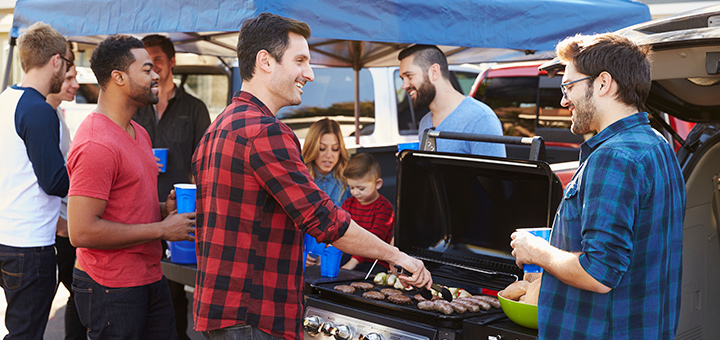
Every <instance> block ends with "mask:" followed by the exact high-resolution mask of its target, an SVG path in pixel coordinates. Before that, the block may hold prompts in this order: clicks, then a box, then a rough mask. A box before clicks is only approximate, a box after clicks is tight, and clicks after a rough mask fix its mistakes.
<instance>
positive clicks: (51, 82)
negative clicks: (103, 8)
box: [0, 23, 72, 339]
mask: <svg viewBox="0 0 720 340" xmlns="http://www.w3.org/2000/svg"><path fill="white" fill-rule="evenodd" d="M18 50H19V55H20V64H21V66H22V69H23V71H24V72H25V74H24V75H23V79H22V85H13V86H11V87H9V88H8V89H6V90H5V91H3V93H2V94H1V95H0V105H2V108H3V111H2V114H0V130H2V131H0V145H1V146H2V147H0V159H2V162H3V166H2V167H0V192H2V198H0V268H2V271H0V286H2V288H3V290H4V291H5V297H6V298H7V311H6V313H5V326H6V327H7V330H8V335H7V336H6V338H8V339H42V337H43V333H44V332H45V326H46V325H47V321H48V316H49V314H50V306H51V304H52V300H53V296H54V295H55V287H56V284H57V278H56V276H55V263H56V262H55V261H56V259H55V248H54V247H53V245H54V244H55V229H56V223H57V220H58V216H59V213H60V199H61V198H62V197H65V195H66V194H67V191H68V175H67V171H66V170H65V160H64V158H63V155H62V152H61V151H60V139H61V135H60V121H59V120H58V116H57V115H56V114H55V110H54V109H53V108H52V107H51V106H50V105H49V104H48V103H46V102H45V97H47V95H48V94H50V93H58V92H60V88H61V86H62V83H63V81H64V80H65V72H67V70H69V69H70V67H72V63H71V62H70V61H69V60H68V59H67V58H66V57H65V56H66V55H67V54H68V50H67V41H66V40H65V38H64V37H63V36H62V35H61V34H60V33H58V31H56V30H55V29H53V28H52V27H50V26H49V25H47V24H44V23H35V24H33V25H32V26H30V27H29V28H28V29H27V30H26V31H25V32H23V33H22V34H21V35H20V37H19V38H18Z"/></svg>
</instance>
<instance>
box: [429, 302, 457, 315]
mask: <svg viewBox="0 0 720 340" xmlns="http://www.w3.org/2000/svg"><path fill="white" fill-rule="evenodd" d="M431 302H433V303H435V310H436V311H438V312H440V313H443V314H445V315H450V314H452V313H453V312H454V311H455V309H454V308H453V306H452V305H451V304H450V302H447V301H445V300H437V301H431Z"/></svg>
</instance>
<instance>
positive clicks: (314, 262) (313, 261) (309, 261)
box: [305, 254, 320, 267]
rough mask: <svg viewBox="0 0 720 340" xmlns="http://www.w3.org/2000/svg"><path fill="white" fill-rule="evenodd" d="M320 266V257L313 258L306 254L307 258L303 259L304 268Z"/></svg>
mask: <svg viewBox="0 0 720 340" xmlns="http://www.w3.org/2000/svg"><path fill="white" fill-rule="evenodd" d="M319 265H320V256H317V257H316V256H314V255H310V254H308V256H307V258H306V259H305V267H308V266H319Z"/></svg>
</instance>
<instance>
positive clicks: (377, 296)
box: [362, 290, 385, 300]
mask: <svg viewBox="0 0 720 340" xmlns="http://www.w3.org/2000/svg"><path fill="white" fill-rule="evenodd" d="M362 296H363V297H364V298H368V299H373V300H385V294H383V293H381V292H378V291H377V290H371V291H367V292H365V293H363V295H362Z"/></svg>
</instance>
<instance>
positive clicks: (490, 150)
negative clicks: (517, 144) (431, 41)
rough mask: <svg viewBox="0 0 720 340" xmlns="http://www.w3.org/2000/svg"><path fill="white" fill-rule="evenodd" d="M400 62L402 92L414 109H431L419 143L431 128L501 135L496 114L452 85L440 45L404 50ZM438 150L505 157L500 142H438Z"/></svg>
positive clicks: (447, 140)
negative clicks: (403, 91)
mask: <svg viewBox="0 0 720 340" xmlns="http://www.w3.org/2000/svg"><path fill="white" fill-rule="evenodd" d="M398 59H399V60H400V78H402V80H403V89H404V90H405V91H407V93H408V95H409V96H410V99H411V100H412V102H413V106H414V107H416V108H419V107H425V106H427V107H429V108H430V112H428V114H426V115H425V116H424V117H423V118H422V120H420V127H419V129H418V134H419V139H420V140H422V136H423V133H424V132H425V130H427V129H429V128H435V130H437V131H451V132H462V133H472V134H484V135H496V136H502V134H503V133H502V125H501V124H500V119H498V117H497V115H496V114H495V112H493V110H492V109H491V108H490V107H488V106H487V105H485V104H484V103H482V102H480V101H477V100H475V99H474V98H472V97H467V96H465V95H463V94H462V93H460V92H458V90H456V89H455V88H454V87H453V86H452V84H451V83H450V70H449V69H448V62H447V58H446V57H445V54H443V52H442V51H441V50H440V49H439V48H438V47H437V46H434V45H413V46H410V47H408V48H406V49H404V50H402V51H401V52H400V55H398ZM437 151H442V152H454V153H465V154H474V155H483V156H496V157H505V146H504V145H503V144H498V143H482V142H470V141H462V140H450V139H438V140H437Z"/></svg>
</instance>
